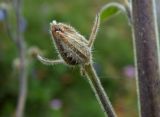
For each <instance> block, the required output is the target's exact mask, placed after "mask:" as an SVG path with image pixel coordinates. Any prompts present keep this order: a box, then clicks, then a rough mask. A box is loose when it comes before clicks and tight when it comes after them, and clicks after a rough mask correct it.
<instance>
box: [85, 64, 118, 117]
mask: <svg viewBox="0 0 160 117" xmlns="http://www.w3.org/2000/svg"><path fill="white" fill-rule="evenodd" d="M84 70H85V72H86V75H87V78H88V81H89V83H90V85H91V87H92V89H93V91H94V93H95V95H96V97H97V99H98V101H99V103H100V105H101V107H102V109H103V110H104V113H105V115H108V117H117V115H116V113H115V111H114V109H113V107H112V105H111V102H110V101H109V98H108V96H107V94H106V93H105V91H104V89H103V87H102V84H101V82H100V80H99V78H98V76H97V74H96V72H95V70H94V68H93V66H92V65H91V64H88V65H85V66H84Z"/></svg>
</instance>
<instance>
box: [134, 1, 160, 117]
mask: <svg viewBox="0 0 160 117" xmlns="http://www.w3.org/2000/svg"><path fill="white" fill-rule="evenodd" d="M154 2H155V0H132V15H133V17H132V18H133V31H134V48H135V56H136V67H137V75H138V78H137V88H138V96H139V100H140V101H139V111H140V117H160V73H159V72H160V69H159V42H158V29H157V24H156V14H155V6H154V5H155V4H154Z"/></svg>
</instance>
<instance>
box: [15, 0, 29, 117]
mask: <svg viewBox="0 0 160 117" xmlns="http://www.w3.org/2000/svg"><path fill="white" fill-rule="evenodd" d="M14 7H15V13H16V22H17V29H16V36H17V39H16V41H17V49H18V53H19V59H20V69H19V85H20V88H19V98H18V105H17V109H16V117H23V114H24V107H25V101H26V95H27V73H26V71H27V69H26V61H25V55H26V50H25V42H24V36H23V34H22V32H21V30H20V20H21V17H22V15H21V11H22V0H14Z"/></svg>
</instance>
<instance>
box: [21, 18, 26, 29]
mask: <svg viewBox="0 0 160 117" xmlns="http://www.w3.org/2000/svg"><path fill="white" fill-rule="evenodd" d="M26 27H27V21H26V19H25V18H24V17H22V18H21V20H20V30H21V32H24V31H25V30H26Z"/></svg>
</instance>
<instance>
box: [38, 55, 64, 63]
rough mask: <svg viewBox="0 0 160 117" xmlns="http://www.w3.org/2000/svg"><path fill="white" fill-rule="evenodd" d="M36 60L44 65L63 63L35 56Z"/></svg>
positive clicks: (59, 60) (60, 60) (58, 60)
mask: <svg viewBox="0 0 160 117" xmlns="http://www.w3.org/2000/svg"><path fill="white" fill-rule="evenodd" d="M37 58H38V60H39V61H40V62H42V63H43V64H45V65H55V64H60V63H64V61H63V60H62V59H57V60H50V59H48V58H44V57H42V56H40V55H37Z"/></svg>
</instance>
